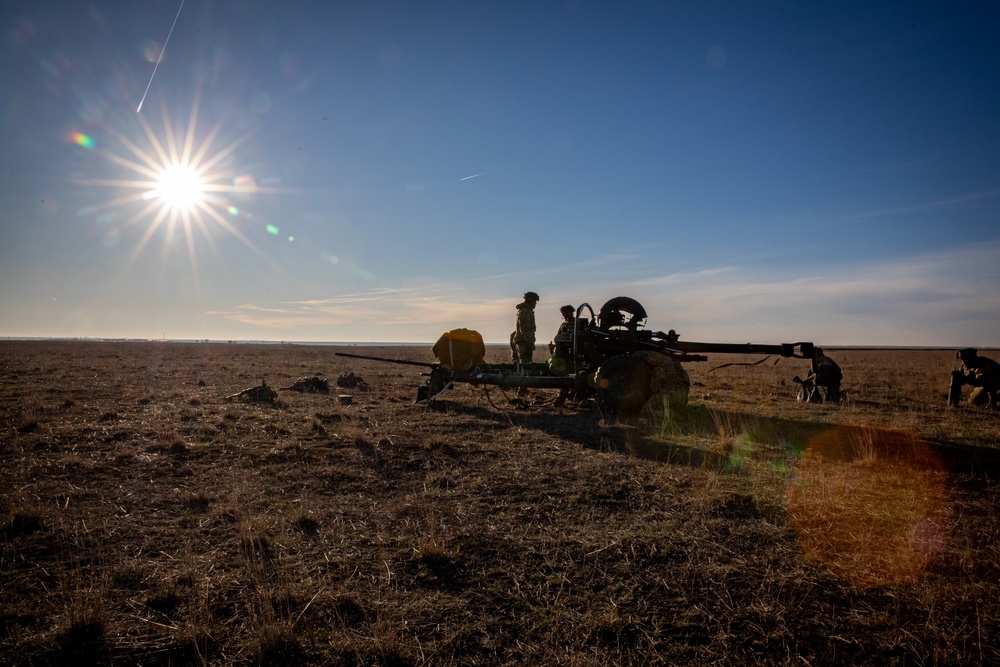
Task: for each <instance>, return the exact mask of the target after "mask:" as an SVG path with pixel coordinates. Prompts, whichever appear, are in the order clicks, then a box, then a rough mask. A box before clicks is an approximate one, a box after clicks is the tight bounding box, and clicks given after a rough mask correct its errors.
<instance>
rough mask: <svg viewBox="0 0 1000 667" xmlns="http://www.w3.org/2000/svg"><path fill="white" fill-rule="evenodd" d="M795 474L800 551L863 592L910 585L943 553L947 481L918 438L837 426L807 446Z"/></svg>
mask: <svg viewBox="0 0 1000 667" xmlns="http://www.w3.org/2000/svg"><path fill="white" fill-rule="evenodd" d="M798 475H799V476H798V479H797V481H796V483H795V484H794V485H793V486H792V487H791V488H790V490H789V492H788V510H789V513H790V515H791V517H792V521H793V523H794V525H795V528H796V532H797V534H798V537H799V542H800V544H801V546H802V550H803V551H804V552H805V554H806V555H807V556H808V557H810V558H812V559H814V560H816V561H819V562H820V563H822V564H823V565H825V566H826V567H827V568H828V569H829V570H830V571H831V572H833V573H834V574H836V575H837V576H839V577H841V578H842V579H845V580H847V581H849V582H850V583H851V584H853V585H854V586H856V587H858V588H868V587H871V586H894V585H898V584H902V583H905V582H907V581H913V580H914V579H915V578H916V577H917V576H919V575H920V573H921V572H923V571H924V568H926V567H927V565H928V563H930V561H931V560H932V559H933V558H934V557H935V556H936V555H937V554H938V553H940V551H941V549H943V548H944V546H945V543H946V540H947V537H948V534H947V528H946V527H947V526H948V525H949V523H950V521H949V516H950V510H949V507H948V504H947V488H946V481H947V475H946V472H945V471H944V468H943V466H942V464H941V462H940V461H939V460H938V459H937V458H936V457H935V456H934V454H933V452H931V450H930V448H929V447H928V446H927V444H926V443H924V442H922V441H920V440H919V439H918V438H916V437H915V436H912V435H910V434H907V433H900V432H895V431H884V430H879V429H874V428H867V427H846V426H839V427H836V428H833V429H830V430H828V431H825V432H823V433H821V434H820V435H818V436H816V437H814V438H812V439H811V440H810V442H809V446H808V448H807V449H806V452H805V453H804V455H803V457H802V460H801V462H800V465H799V469H798Z"/></svg>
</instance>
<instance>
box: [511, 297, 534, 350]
mask: <svg viewBox="0 0 1000 667" xmlns="http://www.w3.org/2000/svg"><path fill="white" fill-rule="evenodd" d="M537 304H538V295H537V294H536V293H534V292H525V293H524V301H522V302H521V303H519V304H517V315H516V316H515V318H514V331H513V332H511V334H510V355H511V359H512V360H513V362H514V363H515V364H530V363H531V356H532V353H533V352H534V351H535V306H536V305H537Z"/></svg>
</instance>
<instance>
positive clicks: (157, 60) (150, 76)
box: [135, 0, 184, 113]
mask: <svg viewBox="0 0 1000 667" xmlns="http://www.w3.org/2000/svg"><path fill="white" fill-rule="evenodd" d="M182 9H184V0H181V6H180V7H178V8H177V16H175V17H174V22H173V23H172V24H170V32H168V33H167V38H166V39H165V40H163V48H162V49H160V55H158V56H157V57H156V64H155V65H153V73H152V74H150V75H149V83H147V84H146V92H144V93H143V94H142V99H141V100H139V108H137V109H136V110H135V112H136V113H142V103H143V102H145V101H146V95H148V94H149V87H150V86H152V85H153V77H154V76H156V68H157V67H159V66H160V61H161V60H163V52H164V51H166V50H167V42H169V41H170V35H172V34H174V26H175V25H177V19H179V18H180V17H181V10H182Z"/></svg>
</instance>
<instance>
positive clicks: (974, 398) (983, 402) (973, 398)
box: [969, 387, 990, 407]
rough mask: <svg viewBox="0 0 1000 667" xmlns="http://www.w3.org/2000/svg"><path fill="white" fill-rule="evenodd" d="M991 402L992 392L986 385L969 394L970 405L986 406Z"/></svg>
mask: <svg viewBox="0 0 1000 667" xmlns="http://www.w3.org/2000/svg"><path fill="white" fill-rule="evenodd" d="M989 404H990V392H988V391H986V388H985V387H976V388H975V389H973V390H972V393H971V394H969V405H977V406H980V407H986V406H988V405H989Z"/></svg>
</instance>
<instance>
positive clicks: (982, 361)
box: [949, 348, 1000, 408]
mask: <svg viewBox="0 0 1000 667" xmlns="http://www.w3.org/2000/svg"><path fill="white" fill-rule="evenodd" d="M955 356H956V357H958V358H959V359H961V360H962V368H961V370H957V371H954V372H953V373H952V387H953V388H954V389H953V390H952V392H953V393H951V395H950V396H949V400H950V401H951V403H952V405H957V404H958V398H959V396H960V394H961V386H962V385H966V384H967V385H970V386H973V387H975V389H973V390H972V393H971V394H969V405H982V406H989V407H994V408H996V407H1000V403H998V396H1000V363H997V362H996V361H994V360H993V359H989V358H987V357H980V356H979V354H978V353H977V352H976V350H974V349H973V348H966V349H964V350H961V351H960V352H959V353H958V354H957V355H955ZM956 390H957V391H956Z"/></svg>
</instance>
